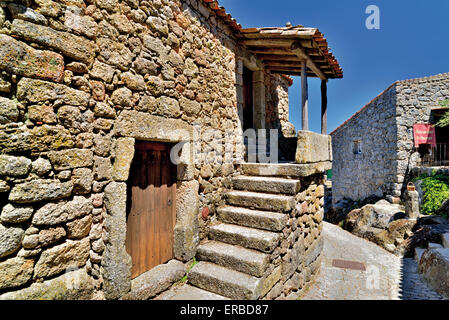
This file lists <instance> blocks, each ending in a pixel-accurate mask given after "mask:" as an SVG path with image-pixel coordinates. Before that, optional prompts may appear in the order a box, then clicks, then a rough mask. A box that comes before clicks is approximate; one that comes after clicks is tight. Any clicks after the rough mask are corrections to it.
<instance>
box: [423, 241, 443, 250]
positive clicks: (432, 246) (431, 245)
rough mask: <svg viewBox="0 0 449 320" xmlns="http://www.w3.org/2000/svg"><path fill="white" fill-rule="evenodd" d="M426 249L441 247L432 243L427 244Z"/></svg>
mask: <svg viewBox="0 0 449 320" xmlns="http://www.w3.org/2000/svg"><path fill="white" fill-rule="evenodd" d="M427 248H428V249H440V248H443V246H442V245H441V244H439V243H433V242H429V244H428V245H427Z"/></svg>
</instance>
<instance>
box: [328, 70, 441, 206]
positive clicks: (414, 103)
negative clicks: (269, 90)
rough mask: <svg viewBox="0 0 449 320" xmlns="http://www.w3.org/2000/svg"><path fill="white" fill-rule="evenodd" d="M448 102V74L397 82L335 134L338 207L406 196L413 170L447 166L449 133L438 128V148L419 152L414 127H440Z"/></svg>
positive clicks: (335, 197)
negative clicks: (345, 202)
mask: <svg viewBox="0 0 449 320" xmlns="http://www.w3.org/2000/svg"><path fill="white" fill-rule="evenodd" d="M448 98H449V74H447V73H446V74H440V75H436V76H430V77H425V78H419V79H412V80H405V81H397V82H395V83H394V84H393V85H391V86H390V87H389V88H388V89H386V90H385V91H384V92H382V93H381V94H380V95H379V96H377V97H376V98H375V99H373V100H372V101H371V102H370V103H368V104H367V105H366V106H365V107H363V108H362V109H361V110H360V111H359V112H357V113H356V114H355V115H353V116H352V117H351V118H350V119H349V120H347V121H346V122H345V123H344V124H342V125H341V126H340V127H338V128H337V129H336V130H334V131H333V132H332V133H331V136H332V150H333V168H332V196H333V201H332V202H333V204H335V203H337V202H338V201H340V200H342V199H344V198H347V199H352V200H354V201H356V200H364V199H366V198H368V197H370V196H373V195H374V196H377V197H386V196H393V197H401V195H402V192H403V191H404V188H405V184H406V183H407V176H408V174H409V173H410V171H411V169H412V168H414V167H417V166H421V165H436V166H439V165H444V161H447V160H449V157H448V154H447V152H446V151H445V150H447V149H446V148H447V147H446V146H447V144H448V143H449V135H448V132H447V129H444V128H441V129H439V128H437V129H436V140H437V141H436V142H437V148H430V146H429V147H427V146H426V145H422V146H420V147H418V148H416V147H415V141H414V134H413V127H414V125H415V124H435V123H436V122H437V121H438V120H439V118H440V117H441V116H442V114H444V112H446V111H447V110H448V108H447V107H442V105H441V102H443V101H445V100H446V99H448ZM429 157H430V158H431V160H432V161H430V162H427V161H426V159H428V158H429Z"/></svg>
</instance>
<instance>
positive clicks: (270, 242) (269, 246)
mask: <svg viewBox="0 0 449 320" xmlns="http://www.w3.org/2000/svg"><path fill="white" fill-rule="evenodd" d="M209 238H210V239H211V240H216V241H222V242H226V243H229V244H234V245H238V246H241V247H245V248H247V249H256V250H260V251H263V252H266V253H270V252H272V251H273V250H274V249H275V248H276V246H277V245H278V243H279V240H280V234H279V233H274V232H270V231H265V230H259V229H253V228H247V227H242V226H238V225H234V224H227V223H221V224H217V225H215V226H211V227H209Z"/></svg>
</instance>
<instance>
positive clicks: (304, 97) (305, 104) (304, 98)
mask: <svg viewBox="0 0 449 320" xmlns="http://www.w3.org/2000/svg"><path fill="white" fill-rule="evenodd" d="M308 91H309V88H308V85H307V61H306V60H303V61H302V65H301V106H302V130H309V92H308Z"/></svg>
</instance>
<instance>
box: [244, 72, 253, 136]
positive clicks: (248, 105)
mask: <svg viewBox="0 0 449 320" xmlns="http://www.w3.org/2000/svg"><path fill="white" fill-rule="evenodd" d="M253 128H254V104H253V72H252V71H251V70H250V69H248V68H246V67H243V131H245V130H247V129H253Z"/></svg>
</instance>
